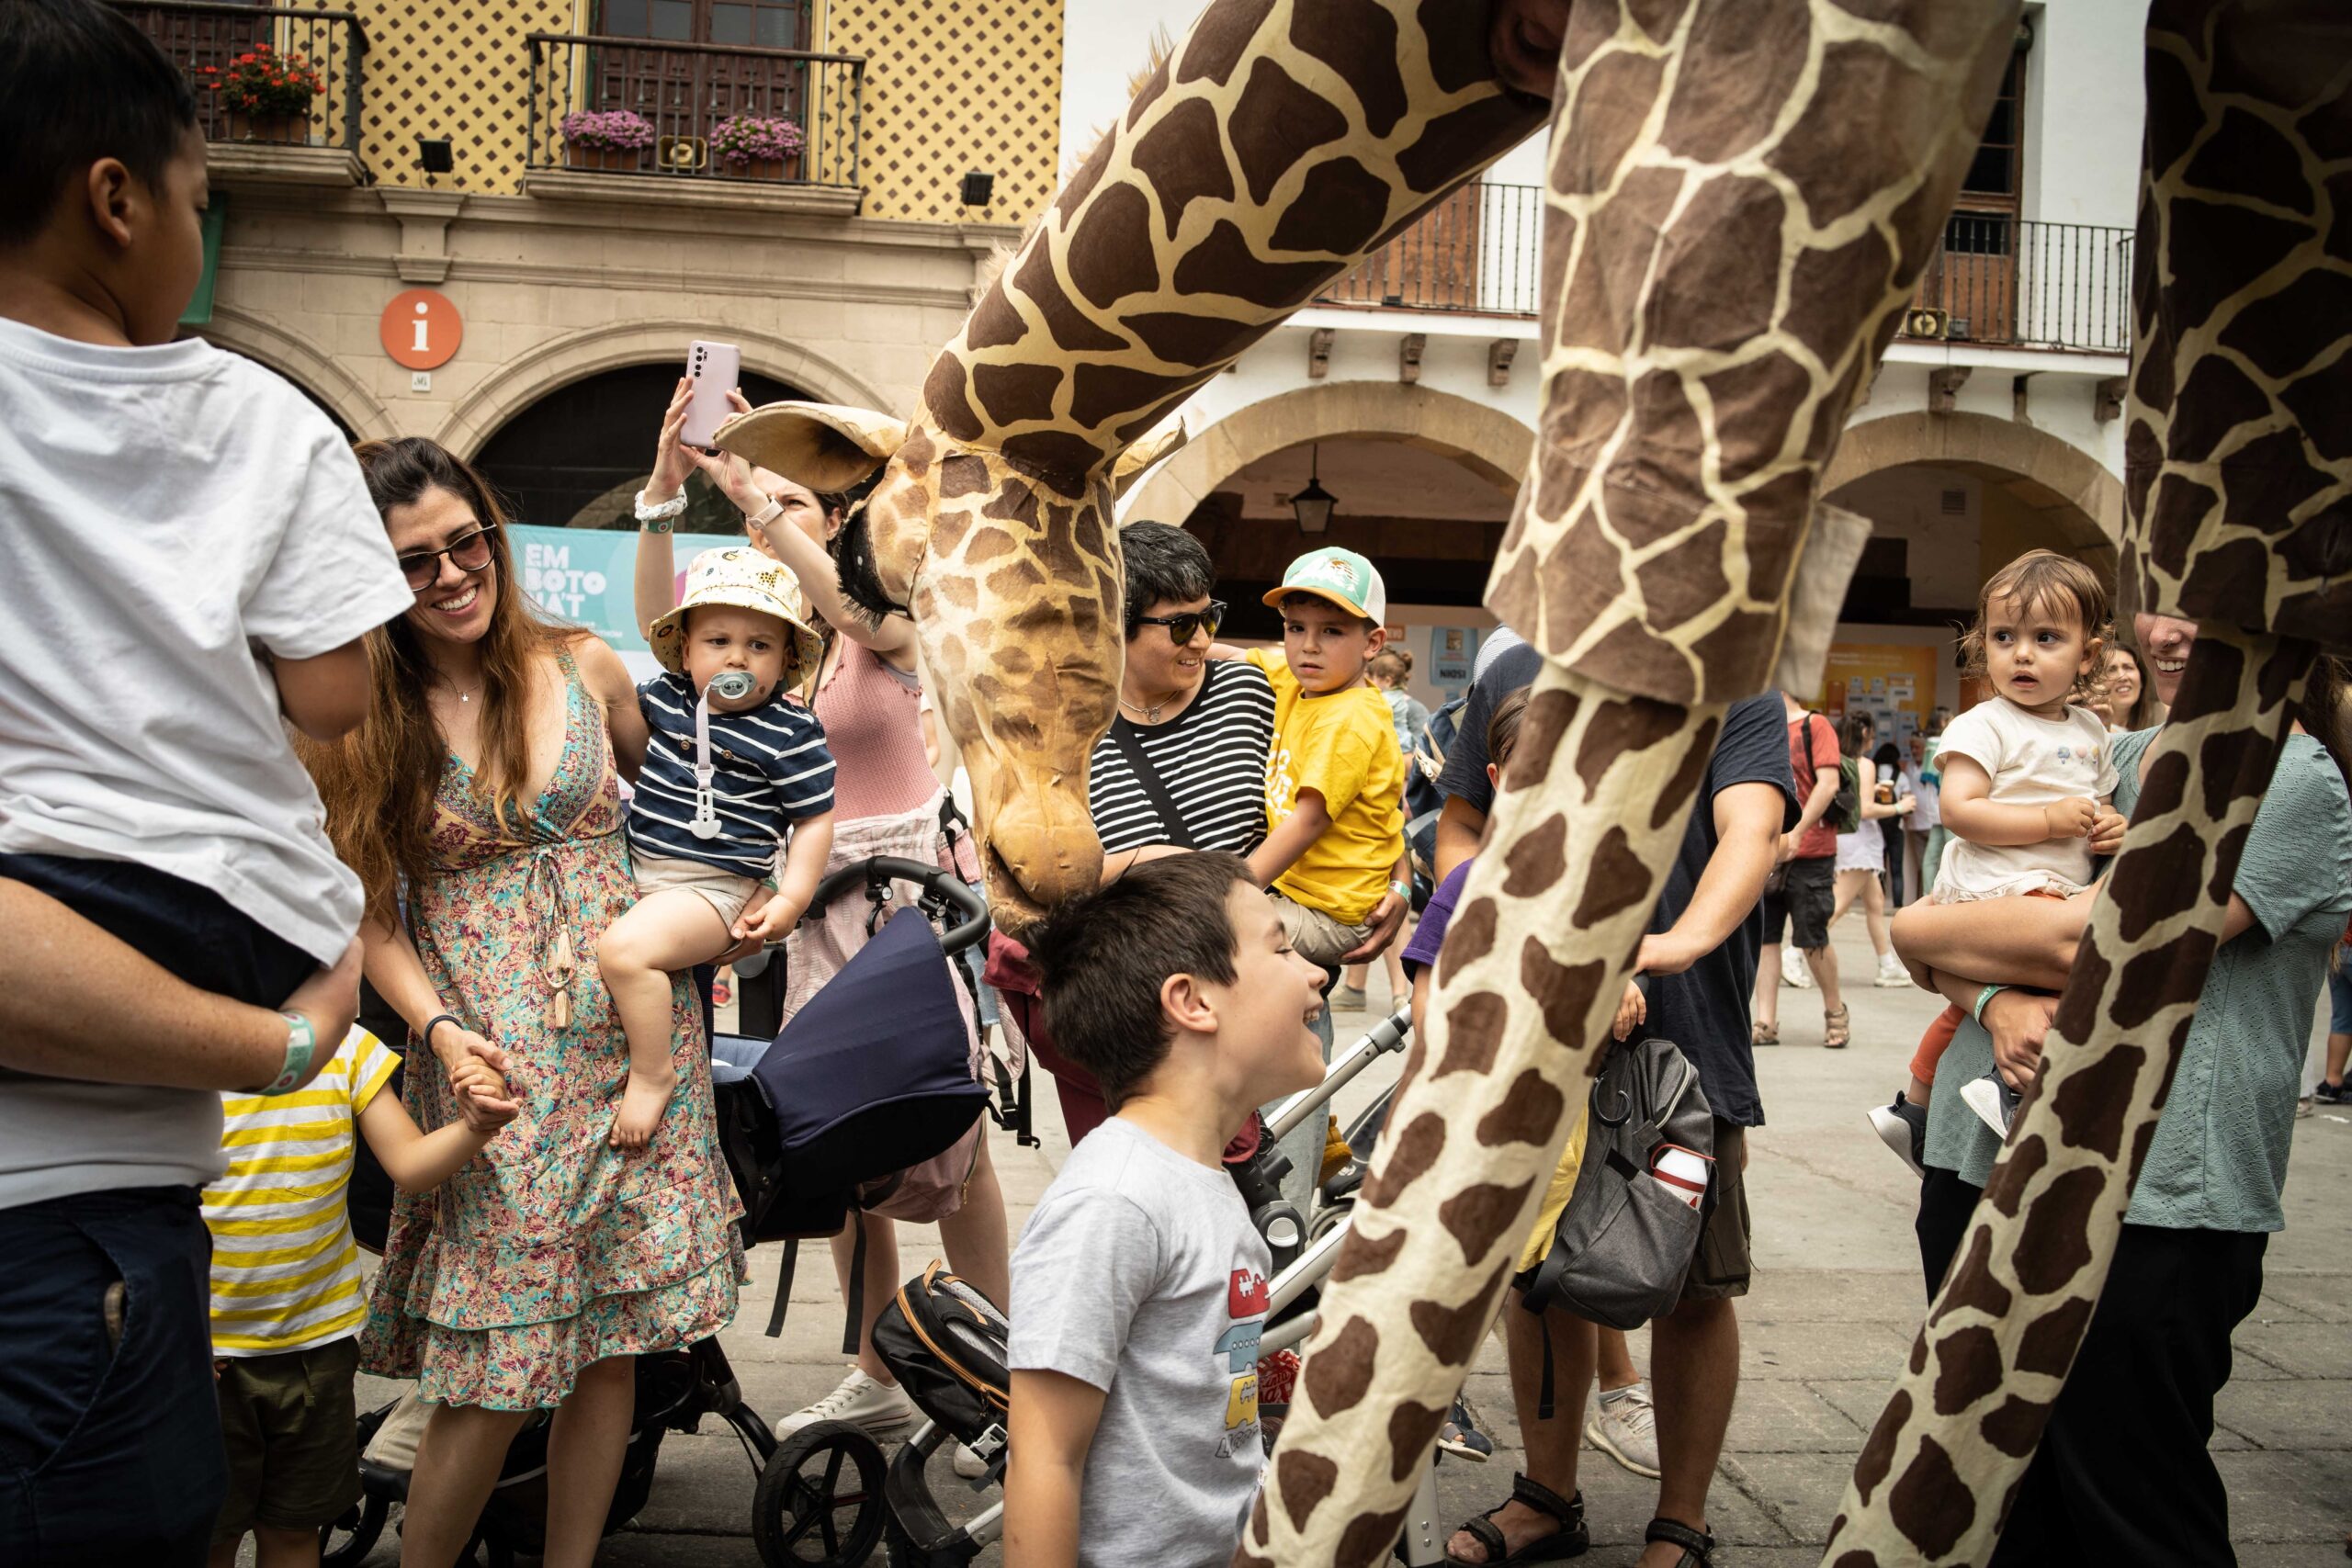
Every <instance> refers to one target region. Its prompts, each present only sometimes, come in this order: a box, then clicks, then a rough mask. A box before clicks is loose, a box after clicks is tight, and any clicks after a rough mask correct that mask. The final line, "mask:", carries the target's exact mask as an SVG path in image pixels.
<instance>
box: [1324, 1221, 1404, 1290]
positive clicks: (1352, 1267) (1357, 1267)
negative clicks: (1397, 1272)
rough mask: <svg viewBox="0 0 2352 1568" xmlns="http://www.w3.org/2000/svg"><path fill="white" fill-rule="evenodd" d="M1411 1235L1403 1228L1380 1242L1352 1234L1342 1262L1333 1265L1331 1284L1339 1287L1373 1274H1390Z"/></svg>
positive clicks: (1342, 1248) (1343, 1246) (1342, 1251)
mask: <svg viewBox="0 0 2352 1568" xmlns="http://www.w3.org/2000/svg"><path fill="white" fill-rule="evenodd" d="M1407 1234H1408V1233H1407V1232H1406V1230H1405V1229H1404V1227H1402V1226H1401V1225H1400V1226H1398V1227H1397V1229H1395V1230H1393V1231H1390V1232H1389V1233H1388V1234H1387V1235H1384V1236H1381V1237H1380V1238H1378V1239H1377V1240H1374V1238H1373V1237H1371V1236H1368V1235H1365V1234H1364V1233H1363V1231H1361V1230H1351V1231H1350V1232H1349V1233H1348V1239H1347V1240H1346V1241H1344V1242H1342V1243H1340V1258H1339V1261H1338V1262H1336V1263H1334V1264H1333V1265H1331V1282H1332V1283H1333V1284H1335V1285H1337V1284H1342V1283H1344V1282H1345V1281H1347V1280H1354V1279H1359V1278H1363V1277H1365V1276H1369V1275H1373V1274H1385V1273H1387V1272H1388V1270H1389V1269H1390V1268H1391V1267H1392V1266H1394V1265H1395V1263H1396V1261H1397V1256H1398V1254H1400V1253H1402V1252H1403V1251H1404V1250H1405V1237H1406V1235H1407Z"/></svg>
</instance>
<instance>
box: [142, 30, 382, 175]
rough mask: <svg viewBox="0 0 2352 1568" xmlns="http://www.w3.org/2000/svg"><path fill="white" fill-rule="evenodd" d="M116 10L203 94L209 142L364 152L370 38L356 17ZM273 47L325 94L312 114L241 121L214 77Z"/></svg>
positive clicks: (200, 115) (200, 113) (200, 117)
mask: <svg viewBox="0 0 2352 1568" xmlns="http://www.w3.org/2000/svg"><path fill="white" fill-rule="evenodd" d="M116 8H117V9H118V10H119V11H121V12H122V14H123V15H124V16H126V17H130V20H131V21H132V22H133V23H134V24H136V25H137V27H138V28H139V29H140V30H141V32H144V33H145V34H146V35H147V36H148V37H149V38H151V39H154V40H155V43H156V46H157V47H158V48H160V49H161V50H162V51H164V56H165V57H166V58H167V59H169V60H170V61H171V62H172V63H174V64H175V65H177V66H178V67H179V68H180V70H181V72H182V73H185V74H186V75H187V79H188V82H189V85H192V86H193V87H195V89H196V113H197V121H198V124H199V125H201V126H202V127H203V128H204V139H205V140H206V141H276V142H286V143H290V144H293V145H298V146H309V147H334V148H340V149H341V150H343V151H344V152H358V150H359V107H360V94H361V90H362V86H363V84H362V80H361V75H360V62H362V61H363V60H364V59H366V57H367V54H368V35H367V34H366V33H364V32H362V31H360V30H359V18H358V17H356V16H355V15H353V14H352V13H351V12H349V11H296V10H290V9H283V8H279V7H277V6H226V5H210V4H205V3H202V0H135V3H119V4H118V5H117V6H116ZM264 46H266V47H267V48H268V49H269V50H270V51H271V52H273V53H275V54H277V56H279V57H280V58H281V59H285V58H287V57H288V56H294V55H299V56H300V57H301V60H302V62H303V63H305V64H307V65H309V66H310V67H311V69H312V70H314V71H316V72H317V73H319V80H320V82H321V83H322V85H323V87H324V90H323V91H322V92H321V93H320V94H319V95H318V96H315V97H313V98H312V99H311V107H310V112H309V113H307V114H295V115H291V116H288V117H284V118H268V117H262V116H254V115H248V114H243V113H240V112H239V111H237V110H235V109H232V108H231V107H229V106H228V105H226V104H225V103H223V102H221V98H220V93H219V92H218V91H217V90H216V89H215V86H214V84H215V83H216V82H217V80H218V78H217V77H216V76H214V75H212V74H211V73H213V72H219V73H224V74H225V73H227V72H228V70H229V68H230V67H231V66H232V65H233V64H235V63H236V62H237V58H238V56H240V55H244V54H251V53H253V52H254V51H255V50H256V49H259V48H261V47H264Z"/></svg>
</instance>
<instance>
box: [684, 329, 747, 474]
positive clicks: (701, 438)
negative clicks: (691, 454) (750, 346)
mask: <svg viewBox="0 0 2352 1568" xmlns="http://www.w3.org/2000/svg"><path fill="white" fill-rule="evenodd" d="M742 368H743V355H741V353H740V352H738V351H737V349H736V347H735V345H734V344H731V343H705V342H703V341H702V340H701V339H700V338H696V339H695V341H694V342H693V343H692V344H688V345H687V347H686V375H687V376H688V377H689V378H692V379H693V381H694V384H695V390H694V400H693V401H692V402H690V403H688V404H687V405H686V425H685V428H684V430H682V431H680V432H679V433H678V439H679V440H680V441H681V442H683V443H684V444H685V445H686V446H695V447H703V446H709V445H710V442H711V438H712V437H713V436H715V435H717V434H718V427H719V426H720V425H722V424H725V423H727V422H728V421H729V420H730V419H732V418H734V417H735V411H734V409H733V408H732V407H730V406H729V404H728V401H727V394H728V393H729V392H731V391H733V390H734V389H735V378H736V377H737V375H738V374H739V373H740V372H741V370H742Z"/></svg>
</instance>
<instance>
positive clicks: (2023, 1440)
mask: <svg viewBox="0 0 2352 1568" xmlns="http://www.w3.org/2000/svg"><path fill="white" fill-rule="evenodd" d="M2049 1422H2050V1406H2049V1405H2048V1404H2044V1403H2042V1402H2041V1401H2039V1400H2032V1399H2022V1398H2019V1397H2018V1395H2016V1394H2014V1393H2013V1394H2011V1395H2009V1396H2008V1397H2007V1399H2005V1400H2003V1401H2001V1404H2000V1407H1999V1408H1998V1409H1996V1410H1993V1411H1991V1412H1989V1413H1987V1414H1986V1416H1985V1419H1984V1420H1982V1421H1980V1422H1978V1423H1977V1424H1976V1429H1977V1430H1978V1431H1979V1432H1981V1433H1983V1434H1984V1435H1985V1441H1986V1442H1988V1443H1990V1444H1992V1445H1993V1446H1994V1447H1995V1448H1996V1449H1998V1450H2001V1451H2002V1452H2003V1453H2005V1454H2007V1455H2008V1456H2009V1457H2010V1458H2011V1459H2030V1458H2032V1457H2033V1448H2034V1445H2035V1444H2036V1443H2039V1442H2040V1441H2041V1429H2042V1427H2045V1426H2047V1425H2049ZM2003 1512H2004V1513H2007V1509H2004V1510H2003Z"/></svg>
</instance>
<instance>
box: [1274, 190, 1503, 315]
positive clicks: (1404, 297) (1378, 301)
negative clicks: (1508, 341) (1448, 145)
mask: <svg viewBox="0 0 2352 1568" xmlns="http://www.w3.org/2000/svg"><path fill="white" fill-rule="evenodd" d="M1543 233H1544V190H1543V187H1542V186H1513V185H1491V184H1487V183H1485V182H1476V183H1473V184H1470V185H1466V186H1463V187H1462V188H1461V189H1460V190H1458V191H1455V192H1454V193H1453V195H1452V196H1450V197H1446V198H1445V199H1444V200H1443V201H1442V202H1440V203H1438V205H1437V206H1435V207H1433V208H1431V209H1430V210H1429V211H1428V212H1426V213H1423V214H1422V215H1421V219H1420V220H1419V222H1417V223H1415V224H1414V225H1413V226H1412V227H1411V228H1409V229H1408V230H1406V231H1404V232H1403V233H1401V234H1399V235H1397V237H1396V238H1395V239H1393V240H1391V241H1389V242H1388V243H1386V244H1385V245H1383V246H1382V247H1381V248H1380V249H1379V250H1377V251H1374V253H1373V254H1371V255H1369V256H1366V257H1365V258H1364V259H1363V262H1362V263H1361V264H1360V265H1358V266H1357V267H1356V269H1355V270H1354V271H1353V272H1351V273H1349V274H1348V275H1347V276H1344V277H1341V278H1340V279H1338V280H1336V281H1335V282H1333V283H1332V285H1331V286H1330V287H1329V288H1327V289H1325V290H1324V291H1323V292H1322V293H1321V294H1319V295H1317V297H1316V303H1317V304H1318V305H1364V306H1370V307H1373V308H1374V309H1382V308H1385V309H1388V310H1448V311H1464V312H1472V313H1476V314H1481V315H1489V316H1532V315H1533V314H1535V299H1536V280H1537V276H1538V269H1539V268H1540V267H1541V266H1542V265H1543Z"/></svg>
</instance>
